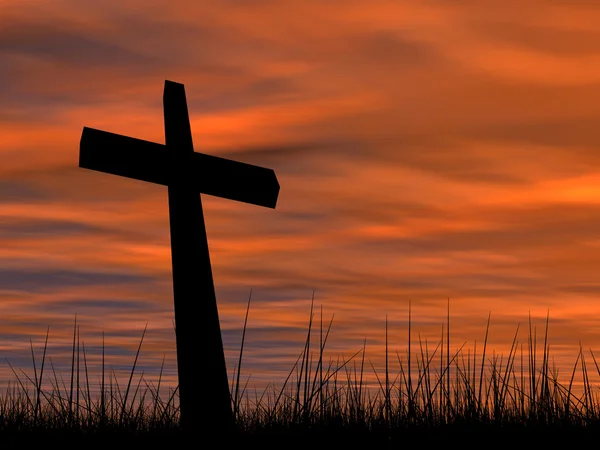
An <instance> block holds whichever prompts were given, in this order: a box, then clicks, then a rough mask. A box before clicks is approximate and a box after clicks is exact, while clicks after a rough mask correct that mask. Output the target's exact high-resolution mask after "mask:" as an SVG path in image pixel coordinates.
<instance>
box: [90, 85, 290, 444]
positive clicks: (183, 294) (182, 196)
mask: <svg viewBox="0 0 600 450" xmlns="http://www.w3.org/2000/svg"><path fill="white" fill-rule="evenodd" d="M163 107H164V120H165V139H166V144H165V145H163V144H158V143H155V142H149V141H144V140H141V139H135V138H131V137H128V136H122V135H119V134H114V133H109V132H106V131H101V130H96V129H93V128H88V127H84V128H83V132H82V134H81V142H80V148H79V167H82V168H85V169H91V170H96V171H100V172H105V173H110V174H113V175H119V176H123V177H128V178H134V179H136V180H142V181H147V182H150V183H156V184H161V185H165V186H167V187H168V195H169V219H170V230H171V260H172V267H173V296H174V302H175V337H176V345H177V369H178V376H179V404H180V418H181V427H182V429H184V430H192V429H194V428H195V429H196V430H198V427H200V428H205V429H206V430H210V431H211V432H214V431H218V430H221V431H224V430H227V429H228V428H229V427H230V426H231V425H232V424H233V413H232V408H231V397H230V392H229V384H228V381H227V369H226V365H225V354H224V352H223V342H222V340H221V329H220V325H219V315H218V310H217V302H216V296H215V287H214V282H213V277H212V270H211V265H210V255H209V251H208V240H207V236H206V228H205V226H204V216H203V212H202V202H201V199H200V195H199V194H200V193H203V194H209V195H214V196H217V197H223V198H227V199H231V200H238V201H241V202H245V203H251V204H254V205H259V206H265V207H268V208H275V204H276V203H277V197H278V195H279V183H278V182H277V177H276V176H275V172H274V171H273V170H272V169H266V168H263V167H258V166H254V165H250V164H245V163H240V162H237V161H232V160H229V159H224V158H219V157H216V156H210V155H205V154H202V153H196V152H194V145H193V142H192V132H191V127H190V120H189V115H188V108H187V102H186V98H185V89H184V86H183V84H180V83H175V82H173V81H169V80H166V81H165V87H164V95H163Z"/></svg>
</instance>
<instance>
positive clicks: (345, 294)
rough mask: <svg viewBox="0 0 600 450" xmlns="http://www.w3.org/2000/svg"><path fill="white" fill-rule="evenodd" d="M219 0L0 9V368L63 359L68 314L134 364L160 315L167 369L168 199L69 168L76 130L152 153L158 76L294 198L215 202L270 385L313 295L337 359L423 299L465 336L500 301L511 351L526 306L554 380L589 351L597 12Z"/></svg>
mask: <svg viewBox="0 0 600 450" xmlns="http://www.w3.org/2000/svg"><path fill="white" fill-rule="evenodd" d="M231 5H232V6H231V7H229V8H228V7H226V6H221V7H210V6H209V5H206V4H203V3H202V2H200V3H196V2H188V1H180V0H175V1H172V2H169V4H168V5H162V4H161V2H158V1H148V2H133V3H131V2H130V3H129V4H128V5H124V4H122V2H116V1H114V0H107V1H106V2H103V3H102V4H93V5H92V4H90V5H82V4H81V2H75V1H74V0H57V1H55V2H53V3H52V4H51V5H49V4H46V3H44V2H39V1H30V2H19V4H15V3H14V2H10V1H9V0H0V21H2V23H3V24H5V26H4V27H3V28H2V29H0V54H1V55H2V59H3V64H2V67H1V68H0V80H2V83H1V84H0V129H1V134H0V156H1V157H2V165H0V265H1V266H0V349H2V354H1V356H2V357H8V359H9V360H10V362H11V364H13V366H14V367H18V368H22V369H23V370H26V369H27V368H29V367H30V362H31V354H30V349H29V339H30V338H31V339H32V340H33V343H34V346H36V349H37V348H39V346H40V345H41V344H43V339H44V336H45V333H46V329H47V327H48V326H49V327H50V337H49V345H50V348H51V350H56V352H57V353H58V354H59V355H60V354H64V355H65V358H67V359H66V361H69V359H68V358H69V355H70V349H71V346H70V345H71V341H70V339H71V338H72V335H71V332H72V326H73V320H74V316H75V314H77V321H78V323H79V324H80V326H81V335H82V337H83V338H85V339H84V340H85V341H86V342H90V343H94V344H93V346H94V348H95V349H96V350H97V347H98V345H99V344H98V343H99V341H100V339H101V333H102V331H104V332H106V336H107V339H108V342H109V343H110V347H109V349H110V352H108V353H107V360H108V361H110V360H111V359H112V358H114V359H115V360H116V361H117V364H123V365H124V366H125V367H128V366H129V365H130V364H131V361H132V360H133V358H132V355H135V351H136V349H137V345H138V342H139V338H140V336H141V334H142V331H143V329H144V327H145V326H146V324H148V332H147V335H146V339H147V340H146V339H145V342H144V345H143V347H142V354H141V361H142V363H143V364H144V369H145V370H148V371H149V373H153V374H154V375H156V374H157V373H158V370H159V369H160V363H161V361H162V358H163V355H165V354H166V362H165V364H166V368H167V370H169V371H170V372H169V373H171V376H174V373H175V372H174V371H175V359H174V358H175V357H174V350H175V341H174V333H173V329H172V321H173V287H172V276H171V253H170V237H169V215H168V204H167V190H166V188H165V187H164V186H157V185H152V184H150V183H143V182H141V181H136V180H127V179H125V178H121V177H114V176H108V175H106V174H100V173H94V172H93V171H89V170H85V169H81V168H79V167H78V153H79V139H80V136H81V131H82V128H83V127H84V126H88V127H93V128H98V129H102V130H107V131H110V132H114V133H119V134H123V135H126V136H132V137H135V138H138V139H144V140H149V141H153V142H158V143H164V142H165V140H164V139H165V138H164V125H163V115H162V104H161V99H162V88H163V83H164V80H166V79H168V80H173V81H175V82H179V83H182V84H184V85H185V91H186V95H187V102H188V111H189V115H190V120H191V128H192V133H193V141H194V149H195V151H196V152H199V153H206V154H209V155H214V156H219V157H223V158H228V159H234V160H236V161H240V162H244V163H248V164H254V165H258V166H262V167H267V168H270V169H273V170H274V171H275V173H276V174H277V178H278V180H279V184H280V187H281V190H280V193H279V199H278V202H277V207H276V208H275V209H274V210H270V209H268V208H258V207H255V206H252V205H246V204H243V203H240V202H235V201H230V200H224V199H219V198H215V197H212V196H209V195H202V202H203V209H204V219H205V223H206V229H207V234H208V243H209V249H210V259H211V264H212V272H213V279H214V283H215V289H216V297H217V305H218V310H219V317H220V323H221V330H222V335H223V341H224V347H225V352H226V357H227V363H228V365H227V369H228V373H230V374H231V372H232V370H233V364H235V363H236V362H237V349H238V348H239V342H240V338H241V328H242V326H243V321H244V314H245V307H246V303H247V300H248V295H249V293H250V290H252V305H251V308H250V314H249V322H248V332H247V336H246V346H245V349H244V362H243V364H244V365H243V367H242V377H243V376H244V374H252V378H251V380H255V381H256V382H257V383H258V384H259V385H260V383H263V384H265V383H267V382H269V381H273V382H277V381H278V380H279V379H280V378H281V376H282V374H284V375H283V378H285V375H286V374H287V372H288V371H289V370H290V369H291V365H290V362H291V363H292V364H293V361H294V360H295V358H296V357H297V356H298V354H299V353H300V351H301V350H302V346H303V340H304V338H305V333H306V327H307V324H308V314H309V308H310V302H311V299H312V296H313V292H314V298H315V307H316V310H315V312H316V317H315V319H318V318H319V316H318V315H319V307H320V306H321V305H322V306H323V318H324V321H325V322H326V323H327V322H328V320H329V318H330V317H331V316H332V315H333V314H335V319H334V321H333V326H332V332H331V337H330V339H331V340H330V341H329V343H328V344H329V345H328V348H329V351H331V352H333V353H332V354H335V353H344V354H345V355H351V354H352V353H354V352H355V351H357V350H359V349H360V348H362V342H363V339H365V338H366V339H367V355H369V354H370V353H372V355H373V360H374V362H378V361H379V362H380V363H381V361H382V349H383V348H384V339H385V332H384V327H385V320H386V317H387V319H388V321H389V324H390V325H389V329H390V344H391V345H392V347H391V350H392V351H396V350H398V351H399V352H400V353H401V354H402V352H403V351H405V348H406V342H407V339H406V337H407V334H406V333H407V327H406V323H407V320H408V305H409V302H411V305H412V321H413V323H412V329H413V336H412V339H413V341H414V342H417V340H416V339H417V337H418V334H417V333H419V332H420V333H421V336H423V337H424V338H425V337H427V338H428V339H429V340H430V342H431V341H435V340H437V339H439V336H440V332H441V325H442V324H444V323H445V321H446V305H447V302H448V301H449V303H450V326H451V329H450V334H451V339H452V341H451V345H452V347H453V348H455V349H458V347H459V346H460V345H461V344H462V343H463V342H465V341H466V342H467V347H469V346H471V344H472V342H473V341H475V340H477V341H478V342H481V341H482V340H483V337H484V334H485V326H486V321H487V318H488V314H489V313H491V326H490V337H489V339H490V340H489V343H488V345H489V348H490V349H491V350H496V351H497V352H499V353H500V352H504V353H505V354H507V353H508V348H509V347H510V344H511V342H512V339H513V336H514V333H515V330H516V328H517V326H518V325H519V324H520V327H521V328H520V336H521V337H522V338H521V340H520V341H521V342H524V343H525V342H526V335H527V334H526V333H527V326H528V324H527V320H528V316H529V314H531V317H532V320H533V323H534V325H536V326H537V329H538V336H539V333H540V330H541V329H543V327H544V323H545V319H546V315H547V314H549V318H550V319H549V321H550V325H549V342H550V345H551V349H550V350H551V353H552V354H553V355H554V356H555V358H556V362H557V365H558V366H559V367H561V368H562V369H563V370H562V373H563V374H565V373H567V374H568V373H569V370H570V369H571V368H572V365H573V364H574V363H575V360H576V359H577V354H578V352H579V345H580V342H581V345H582V346H583V348H584V350H585V349H588V348H591V349H592V350H593V351H600V327H599V326H598V324H597V323H596V322H597V318H596V317H598V316H599V315H600V302H598V301H597V294H598V293H599V292H600V280H599V278H600V275H598V273H599V270H598V269H599V268H600V256H599V255H598V252H597V249H598V248H599V247H600V230H598V228H599V227H598V226H597V224H596V223H595V220H594V219H595V218H596V217H598V218H599V219H600V208H599V204H600V187H599V186H600V171H599V170H598V169H596V165H597V164H599V163H600V158H599V157H598V156H597V155H598V153H597V149H598V145H600V139H599V138H598V137H599V136H600V133H599V132H598V131H597V127H598V124H600V102H597V101H595V99H596V98H598V94H600V56H599V55H600V34H599V32H598V31H597V30H596V24H597V23H598V19H600V7H597V6H593V5H581V4H577V5H573V4H569V5H562V4H551V5H549V4H547V3H546V2H543V1H541V0H540V1H534V2H530V3H528V4H527V5H520V6H518V7H516V6H514V5H505V4H502V3H498V4H494V5H490V4H486V5H483V4H481V3H480V2H476V1H467V2H463V3H461V4H460V5H450V4H448V3H446V2H441V1H430V2H424V3H419V4H414V3H411V2H408V1H399V2H396V3H395V4H393V5H390V4H388V3H386V2H379V1H375V2H368V3H367V2H365V1H350V2H347V3H346V6H345V7H344V8H335V7H333V6H331V5H325V4H323V3H322V2H315V1H306V2H303V3H302V4H301V5H297V4H294V3H293V2H277V3H273V2H266V1H265V2H257V3H255V4H252V5H240V4H237V3H232V4H231ZM367 5H369V7H367ZM86 345H87V344H86ZM90 348H91V347H90ZM588 354H589V352H588ZM57 359H60V357H57ZM376 367H377V365H376ZM5 375H6V377H8V378H11V377H12V376H11V372H10V369H9V368H8V367H3V366H2V365H0V385H1V383H3V382H4V381H5ZM149 376H150V375H149Z"/></svg>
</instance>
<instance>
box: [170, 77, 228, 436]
mask: <svg viewBox="0 0 600 450" xmlns="http://www.w3.org/2000/svg"><path fill="white" fill-rule="evenodd" d="M163 106H164V117H165V139H166V145H167V148H170V149H172V150H171V151H172V152H177V154H175V155H174V156H175V158H177V159H178V158H179V157H181V161H182V162H183V164H182V167H185V168H188V167H189V165H187V164H185V161H186V158H185V156H189V155H190V154H192V153H193V152H194V145H193V142H192V131H191V127H190V119H189V115H188V108H187V102H186V98H185V91H184V86H183V85H182V84H178V83H165V90H164V96H163ZM231 181H232V182H233V181H234V180H231ZM168 193H169V219H170V225H171V261H172V268H173V296H174V300H175V336H176V340H177V370H178V372H179V398H180V412H181V425H182V427H183V428H184V429H191V428H192V427H193V426H194V424H199V423H203V424H205V425H206V426H207V429H212V430H214V429H219V428H223V427H228V426H230V425H231V424H232V423H233V414H232V411H231V401H230V393H229V385H228V382H227V369H226V365H225V355H224V351H223V342H222V339H221V329H220V326H219V314H218V311H217V299H216V295H215V286H214V282H213V276H212V269H211V265H210V254H209V251H208V238H207V236H206V227H205V225H204V214H203V212H202V201H201V199H200V195H198V192H197V191H196V190H195V189H193V188H192V186H190V185H189V178H188V177H186V176H183V177H181V178H180V179H177V180H173V182H172V183H170V184H169V186H168ZM201 413H202V416H201V415H200V414H201Z"/></svg>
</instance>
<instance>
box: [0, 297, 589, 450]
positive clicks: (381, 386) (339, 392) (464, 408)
mask: <svg viewBox="0 0 600 450" xmlns="http://www.w3.org/2000/svg"><path fill="white" fill-rule="evenodd" d="M313 304H314V302H313V303H311V310H310V316H309V323H308V327H307V335H306V339H305V342H304V344H303V347H302V350H301V352H300V354H299V356H298V358H297V360H296V362H295V364H294V365H293V367H292V368H291V369H290V371H289V373H288V375H287V378H286V379H285V381H284V382H283V384H282V385H281V386H280V387H275V385H274V384H270V385H269V387H267V388H266V389H265V390H263V391H262V392H250V391H249V390H248V387H247V383H246V384H244V385H241V382H240V379H241V377H240V373H241V370H240V369H241V367H242V362H243V349H244V340H245V331H246V326H247V320H248V311H249V308H250V299H249V301H248V309H247V311H246V318H245V320H244V327H243V332H242V342H241V345H240V352H239V358H238V362H237V365H236V367H235V369H234V371H233V374H232V377H231V393H232V400H231V401H232V409H233V411H234V416H235V421H236V430H232V432H231V433H230V435H228V436H223V439H229V440H232V441H236V440H239V442H238V443H242V444H243V445H252V446H254V445H255V444H256V445H262V446H263V447H274V448H275V447H282V446H283V447H287V448H290V447H303V448H306V447H308V446H310V447H313V448H316V447H318V448H331V447H334V448H337V447H340V448H342V447H344V448H355V447H363V446H365V445H367V446H369V448H379V447H381V448H391V447H397V446H399V445H400V444H401V443H403V442H406V440H407V439H409V440H412V439H419V440H420V441H422V442H424V441H425V440H432V439H443V440H444V441H443V442H445V443H446V444H448V439H452V438H456V439H460V440H461V441H463V440H464V439H466V438H465V436H467V435H465V434H464V433H465V432H468V433H469V435H468V436H471V437H473V436H478V435H480V436H484V437H483V438H485V439H488V438H490V437H491V436H493V437H494V439H503V438H506V437H508V436H511V437H510V438H511V439H512V436H514V435H515V433H517V434H518V435H519V436H525V435H532V434H533V433H536V436H537V437H536V439H539V436H541V435H544V436H547V437H550V436H552V435H553V434H554V433H555V432H557V431H559V432H561V433H563V434H564V433H565V432H571V433H574V436H576V437H582V439H583V438H584V436H587V435H588V434H589V433H590V432H592V433H595V432H596V431H598V430H600V402H599V401H598V394H597V386H595V385H593V384H592V383H591V382H590V380H589V378H590V377H589V376H588V366H589V361H588V360H586V357H585V352H584V351H583V349H582V348H580V351H579V354H578V356H577V359H576V362H575V364H574V367H573V368H572V370H571V371H570V373H569V375H568V376H567V377H566V380H559V379H558V373H557V371H556V370H555V369H553V367H552V366H551V364H550V361H551V358H550V353H549V347H548V321H546V327H545V330H544V337H543V340H541V342H538V339H537V335H536V332H535V329H534V328H532V326H531V320H530V321H529V334H528V338H527V342H526V345H525V349H524V348H523V345H519V343H518V340H517V332H518V330H517V332H516V333H515V336H514V339H513V342H512V345H511V347H510V350H509V353H508V355H497V354H495V353H494V352H490V350H489V349H488V348H487V342H488V330H489V326H490V319H489V317H488V322H487V327H486V334H485V338H484V342H483V348H482V350H481V353H480V354H477V353H476V352H475V351H473V353H472V354H471V351H470V350H467V351H464V350H463V348H464V346H461V347H460V348H458V350H454V351H453V350H451V348H450V345H449V342H450V334H449V327H450V318H449V316H448V318H447V323H446V324H445V326H443V327H442V333H441V337H440V340H439V341H438V342H436V343H435V344H430V343H429V342H427V341H426V340H422V339H421V338H420V337H419V339H418V340H417V341H416V342H414V341H413V339H412V336H411V334H412V333H411V317H410V309H409V320H408V324H409V326H408V348H407V352H406V355H400V354H399V353H397V352H396V353H395V354H394V355H390V354H389V351H388V342H387V320H386V330H385V331H386V354H385V368H384V369H383V370H378V369H377V368H376V367H375V366H374V365H373V364H372V362H371V361H370V359H369V358H368V357H367V355H366V341H365V343H364V344H363V347H362V348H360V349H358V351H357V352H356V353H354V354H353V355H352V356H351V357H349V358H347V359H340V358H338V359H336V360H331V359H330V360H328V361H325V356H324V355H325V348H326V345H327V340H328V338H329V335H330V332H331V329H332V323H333V318H332V319H331V320H330V321H329V323H328V324H326V326H323V322H322V316H321V322H320V325H319V326H318V327H315V325H314V322H313V319H314V311H313ZM145 332H146V330H144V332H143V334H142V336H141V339H140V342H139V346H138V349H137V353H136V356H135V360H134V361H133V364H132V366H131V370H130V373H129V379H128V383H127V384H126V385H125V386H121V385H119V383H118V381H117V377H116V376H115V374H114V373H110V374H107V373H106V371H105V360H104V343H103V351H102V366H101V367H102V373H101V377H100V381H99V386H98V388H99V395H97V396H96V397H94V396H92V394H91V392H92V389H91V386H90V381H89V380H90V376H89V375H90V374H89V373H88V366H87V359H86V351H85V347H84V346H83V345H80V340H79V328H78V326H77V324H76V323H75V326H74V329H73V344H72V356H71V371H70V374H69V377H68V383H67V382H65V380H64V379H63V378H62V377H61V376H59V375H58V374H57V373H56V371H55V369H54V366H53V365H52V363H50V367H48V358H47V354H46V350H47V344H48V333H46V340H45V343H44V348H43V352H42V355H41V356H40V357H39V360H36V356H35V354H34V349H33V345H32V344H31V355H32V361H33V373H30V374H27V373H26V372H24V371H23V370H16V369H14V368H13V367H12V365H11V366H10V367H11V369H12V370H13V374H14V380H11V381H10V383H9V386H8V388H7V389H6V391H5V392H4V393H3V394H0V436H1V437H2V438H3V439H5V440H6V439H10V438H11V437H14V438H18V439H19V442H21V443H22V442H23V439H38V438H40V439H44V440H46V442H48V439H52V438H54V437H56V439H61V440H63V439H65V438H68V439H69V440H70V441H73V442H74V441H79V440H84V439H93V440H94V441H95V442H99V441H103V440H106V441H107V442H108V441H111V440H114V441H118V442H120V443H123V442H125V441H127V439H130V440H131V442H133V443H138V444H139V443H141V442H144V441H147V442H148V443H153V444H156V443H157V442H159V441H160V440H161V439H164V442H165V443H167V442H168V443H170V444H174V443H177V442H179V441H178V439H179V438H181V436H180V429H179V424H178V420H179V410H178V393H177V389H176V388H175V389H173V390H171V391H170V392H169V395H168V396H167V398H162V397H161V395H159V393H160V392H161V379H162V373H163V367H161V371H160V374H159V377H158V382H157V384H156V385H154V384H153V383H149V382H146V381H145V380H144V378H143V374H142V375H141V376H136V365H137V360H138V356H139V353H140V349H141V347H142V343H143V339H144V336H145ZM315 342H318V344H315ZM538 347H541V348H538ZM590 356H591V362H592V365H591V368H592V370H594V371H596V372H597V373H598V374H599V375H600V367H599V364H598V362H597V359H596V357H595V355H594V354H593V352H592V351H591V350H590ZM390 358H394V359H395V360H396V361H397V363H398V365H399V371H398V372H397V373H391V372H390V369H389V367H390V365H389V359H390ZM8 364H10V362H8ZM368 371H372V372H373V373H374V375H375V379H376V380H377V386H376V388H375V389H373V388H371V387H370V386H368V385H367V383H366V381H365V380H366V378H367V373H368ZM577 377H578V378H579V379H580V381H581V383H582V386H583V388H582V390H581V393H578V394H576V393H575V392H574V390H573V385H574V381H575V379H576V378H577ZM206 414H210V411H206ZM202 433H203V430H202V427H201V424H200V426H199V428H198V435H197V436H195V438H198V439H201V438H202ZM481 433H484V434H481ZM457 435H458V438H457V437H456V436H457ZM448 436H453V437H450V438H449V437H448ZM483 438H482V439H483ZM0 442H1V441H0ZM181 442H183V441H181ZM182 445H183V444H182Z"/></svg>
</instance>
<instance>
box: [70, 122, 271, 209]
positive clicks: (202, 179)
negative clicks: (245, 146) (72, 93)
mask: <svg viewBox="0 0 600 450" xmlns="http://www.w3.org/2000/svg"><path fill="white" fill-rule="evenodd" d="M79 167H82V168H85V169H91V170H96V171H99V172H105V173H110V174H113V175H119V176H122V177H127V178H133V179H136V180H141V181H147V182H150V183H156V184H161V185H164V186H169V185H174V184H186V185H187V186H189V187H190V188H192V189H195V190H196V191H198V193H202V194H208V195H214V196H216V197H222V198H227V199H230V200H237V201H240V202H244V203H250V204H253V205H258V206H264V207H267V208H275V205H276V204H277V197H278V196H279V182H278V181H277V177H276V176H275V172H274V171H273V170H272V169H266V168H264V167H259V166H254V165H252V164H246V163H241V162H237V161H232V160H230V159H225V158H219V157H218V156H211V155H206V154H204V153H196V152H191V153H182V152H176V151H170V149H169V148H167V146H166V145H164V144H158V143H156V142H150V141H145V140H142V139H135V138H132V137H128V136H123V135H120V134H115V133H109V132H107V131H102V130H97V129H94V128H89V127H84V128H83V132H82V134H81V141H80V147H79Z"/></svg>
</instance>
